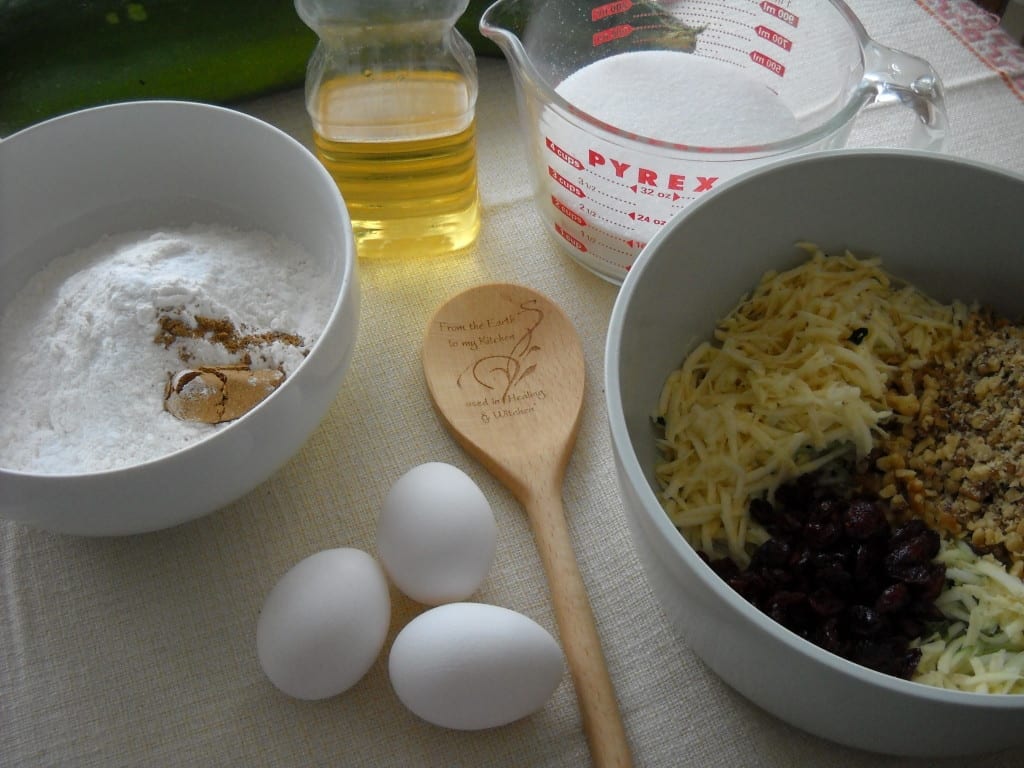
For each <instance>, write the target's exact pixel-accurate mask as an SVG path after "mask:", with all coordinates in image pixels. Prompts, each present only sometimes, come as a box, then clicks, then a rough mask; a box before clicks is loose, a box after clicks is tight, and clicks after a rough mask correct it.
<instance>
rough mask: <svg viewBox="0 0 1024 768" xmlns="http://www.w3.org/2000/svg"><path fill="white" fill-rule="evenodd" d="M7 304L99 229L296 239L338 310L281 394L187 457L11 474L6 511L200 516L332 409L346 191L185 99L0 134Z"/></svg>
mask: <svg viewBox="0 0 1024 768" xmlns="http://www.w3.org/2000/svg"><path fill="white" fill-rule="evenodd" d="M0 179H2V183H0V308H2V307H4V306H5V305H6V304H7V303H8V302H9V301H10V300H11V298H12V296H13V295H15V294H16V293H17V292H18V290H19V289H20V287H21V286H23V285H24V284H25V282H26V281H27V280H28V278H29V277H30V276H31V275H32V274H33V273H34V272H36V271H37V270H39V269H40V268H41V267H42V266H44V264H45V263H46V262H48V261H49V260H50V259H52V258H54V257H56V256H59V255H62V254H65V253H68V252H70V251H72V250H74V249H76V248H80V247H85V246H88V245H90V244H92V243H94V242H96V241H97V240H98V239H99V238H100V237H101V236H102V235H104V234H108V233H116V232H127V231H132V230H137V229H146V228H151V227H161V226H170V225H175V224H180V225H187V224H191V223H195V222H209V223H222V224H227V225H232V226H238V227H243V228H253V229H259V230H263V231H266V232H269V233H270V234H273V235H278V236H287V237H289V238H291V239H292V240H293V241H294V242H296V243H297V244H299V245H300V246H303V247H304V248H305V249H306V250H307V251H308V252H309V253H310V254H311V255H312V256H313V257H314V258H315V259H317V260H318V261H319V263H320V265H321V268H322V273H323V279H324V281H326V282H327V283H328V284H329V285H330V289H331V291H332V292H333V295H334V303H333V307H332V309H331V314H330V317H329V319H328V321H327V324H326V326H325V327H324V329H323V331H322V333H321V335H320V338H319V339H318V341H317V342H316V344H315V346H314V347H313V348H312V350H311V352H310V354H309V355H308V356H307V357H306V359H305V360H303V361H302V363H301V364H300V365H299V366H298V367H297V368H296V370H295V371H294V372H293V373H292V374H291V375H290V376H289V377H288V378H287V379H286V381H285V383H284V384H283V385H282V386H281V387H279V388H278V389H277V390H276V391H275V392H274V393H273V394H272V395H271V396H270V397H268V398H267V399H266V400H264V401H263V402H262V403H260V404H259V405H258V406H257V407H256V408H254V409H253V410H252V411H250V412H249V413H248V414H246V415H245V416H244V417H243V418H241V419H239V420H238V421H235V422H232V423H230V424H228V425H226V426H225V427H224V428H222V429H219V430H217V431H216V432H215V433H214V434H213V435H212V436H211V437H209V438H206V439H203V440H202V441H200V442H197V443H194V444H192V445H191V446H189V447H188V448H186V449H184V450H180V451H178V452H176V453H172V454H169V455H166V456H163V457H161V458H159V459H156V460H153V461H148V462H146V463H141V464H138V465H135V466H130V467H126V468H123V469H117V470H111V471H105V472H94V473H89V474H69V475H42V474H31V473H25V472H18V471H10V470H8V469H4V468H0V517H3V518H7V519H10V520H17V521H20V522H23V523H27V524H29V525H33V526H37V527H40V528H45V529H49V530H51V531H58V532H64V533H71V534H82V535H118V534H129V533H140V532H143V531H152V530H157V529H160V528H166V527H168V526H172V525H175V524H178V523H182V522H185V521H187V520H191V519H194V518H197V517H200V516H202V515H205V514H207V513H209V512H212V511H213V510H215V509H217V508H219V507H221V506H223V505H225V504H227V503H228V502H230V501H232V500H234V499H236V498H237V497H239V496H241V495H242V494H244V493H246V492H247V491H249V490H250V489H252V488H254V487H255V486H256V485H258V484H259V483H260V482H262V481H263V480H265V479H266V478H268V477H269V476H270V475H271V474H272V473H273V472H274V471H275V470H276V469H278V468H279V467H280V466H281V465H282V464H283V463H284V462H285V461H286V460H287V459H288V458H289V457H290V456H292V454H293V453H295V451H297V450H298V448H299V447H300V446H301V445H302V444H303V442H305V440H306V439H307V438H308V437H309V435H310V434H311V433H312V432H313V430H314V429H315V428H316V426H317V425H318V424H319V423H320V421H321V419H322V418H323V416H324V414H325V413H326V412H327V410H328V408H329V407H330V405H331V403H332V402H333V400H334V398H335V396H336V395H337V392H338V389H339V387H340V384H341V380H342V376H343V374H344V372H345V369H346V368H347V366H348V363H349V360H350V358H351V354H352V350H353V347H354V344H355V339H356V332H357V323H358V314H359V294H358V282H357V276H356V257H355V247H354V244H353V241H352V232H351V224H350V221H349V218H348V214H347V212H346V210H345V206H344V203H343V201H342V199H341V197H340V195H339V194H338V189H337V187H336V186H335V185H334V183H333V181H332V180H331V178H330V176H329V174H327V172H326V171H325V170H324V168H323V167H322V166H321V165H320V163H319V162H318V161H317V160H316V158H314V157H313V155H312V154H311V153H310V152H308V151H307V150H306V149H305V148H304V147H303V146H302V145H301V144H299V143H298V142H297V141H295V140H294V139H292V138H291V137H289V136H287V135H286V134H284V133H282V132H281V131H279V130H277V129H276V128H273V127H272V126H270V125H267V124H266V123H263V122H261V121H259V120H257V119H255V118H252V117H249V116H247V115H244V114H242V113H239V112H235V111H232V110H228V109H224V108H220V107H214V106H209V105H203V104H195V103H187V102H169V101H151V102H136V103H127V104H118V105H112V106H106V107H97V108H94V109H88V110H84V111H81V112H77V113H72V114H69V115H66V116H63V117H60V118H56V119H53V120H50V121H47V122H44V123H41V124H39V125H36V126H33V127H31V128H27V129H25V130H24V131H21V132H19V133H16V134H14V135H12V136H10V137H8V138H6V139H4V140H3V141H0Z"/></svg>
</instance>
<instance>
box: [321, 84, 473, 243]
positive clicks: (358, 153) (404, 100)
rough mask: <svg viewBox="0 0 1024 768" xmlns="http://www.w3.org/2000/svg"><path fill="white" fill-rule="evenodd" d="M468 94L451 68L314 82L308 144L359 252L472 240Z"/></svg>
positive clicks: (467, 86)
mask: <svg viewBox="0 0 1024 768" xmlns="http://www.w3.org/2000/svg"><path fill="white" fill-rule="evenodd" d="M472 96H473V89H472V87H471V84H470V83H467V82H466V80H465V78H464V77H463V76H462V75H461V74H460V73H456V72H421V71H396V72H387V73H383V74H381V75H378V76H373V77H368V76H366V75H363V74H358V75H343V76H338V77H334V78H331V79H330V80H327V81H326V82H323V83H321V85H320V89H319V94H318V102H317V103H316V104H315V106H314V108H313V109H312V110H311V111H314V114H315V117H314V120H313V122H314V126H315V129H314V137H313V138H314V146H315V149H316V153H317V155H318V157H319V158H320V160H321V162H322V163H323V164H324V166H325V167H326V168H327V170H328V171H329V172H330V174H331V176H332V177H333V178H334V180H335V182H336V183H337V185H338V188H339V189H340V191H341V194H342V197H343V199H344V200H345V204H346V206H347V207H348V211H349V216H350V217H351V219H352V227H353V233H354V235H355V240H356V245H357V248H358V251H359V255H360V256H376V255H384V256H414V255H421V256H424V255H425V256H429V255H438V254H442V253H447V252H450V251H453V250H458V249H462V248H465V247H467V246H469V245H471V244H472V243H473V242H474V241H475V240H476V237H477V234H478V232H479V230H480V204H479V194H478V187H477V169H476V120H475V117H474V112H473V98H472ZM317 126H318V127H319V129H318V130H317V129H316V127H317Z"/></svg>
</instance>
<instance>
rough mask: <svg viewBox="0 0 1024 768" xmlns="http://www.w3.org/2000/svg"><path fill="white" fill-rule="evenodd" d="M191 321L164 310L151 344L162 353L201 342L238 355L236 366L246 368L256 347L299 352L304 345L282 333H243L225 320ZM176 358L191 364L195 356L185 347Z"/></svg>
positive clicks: (303, 341)
mask: <svg viewBox="0 0 1024 768" xmlns="http://www.w3.org/2000/svg"><path fill="white" fill-rule="evenodd" d="M192 319H194V321H195V322H194V323H193V322H189V321H188V320H186V319H184V318H183V317H180V316H175V315H172V314H168V310H164V311H162V312H161V313H160V315H159V316H158V322H159V325H160V330H159V332H158V333H157V335H156V338H155V339H154V341H155V342H156V343H157V344H161V345H162V346H163V347H164V349H170V347H171V346H173V345H174V344H175V343H177V342H179V341H181V340H183V339H202V340H205V341H208V342H210V343H212V344H217V345H219V346H221V347H223V348H224V349H225V350H227V351H228V352H230V353H231V354H233V355H239V356H240V362H243V363H245V364H247V365H248V364H251V363H252V359H251V352H252V350H253V349H254V348H256V347H263V346H268V345H270V344H274V343H280V344H284V345H286V346H290V347H297V348H302V347H304V346H305V344H306V342H305V340H304V339H303V338H302V337H301V336H298V335H297V334H294V333H288V332H286V331H260V332H259V333H244V332H242V331H240V330H239V329H238V328H237V327H236V326H235V324H234V323H232V322H231V321H230V320H228V319H226V318H216V317H206V316H204V315H195V316H194V318H192ZM178 357H179V358H180V359H181V361H182V362H184V363H192V362H195V353H194V351H193V350H192V349H190V348H189V347H188V346H187V345H180V346H179V349H178Z"/></svg>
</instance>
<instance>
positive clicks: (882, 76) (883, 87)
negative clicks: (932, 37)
mask: <svg viewBox="0 0 1024 768" xmlns="http://www.w3.org/2000/svg"><path fill="white" fill-rule="evenodd" d="M864 55H865V64H866V66H865V72H864V78H863V80H862V81H861V82H862V87H863V88H864V89H865V90H866V91H867V92H868V94H869V99H870V101H869V103H870V102H874V103H878V104H895V103H898V104H902V105H903V106H905V107H908V108H910V109H912V110H913V111H914V114H915V115H916V116H917V120H916V121H915V123H914V128H913V130H912V131H911V133H910V146H911V147H914V148H917V149H928V150H932V151H934V152H941V151H942V150H943V148H945V146H946V132H947V128H948V127H949V120H948V118H947V116H946V102H945V99H944V98H943V88H942V81H941V80H940V79H939V75H938V73H937V72H936V71H935V70H934V69H933V68H932V66H931V65H930V64H929V63H928V62H927V61H925V60H924V59H920V58H918V57H917V56H912V55H910V54H909V53H904V52H903V51H897V50H896V49H895V48H889V47H887V46H884V45H882V44H880V43H876V42H875V41H873V40H870V41H867V42H866V43H865V45H864Z"/></svg>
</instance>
